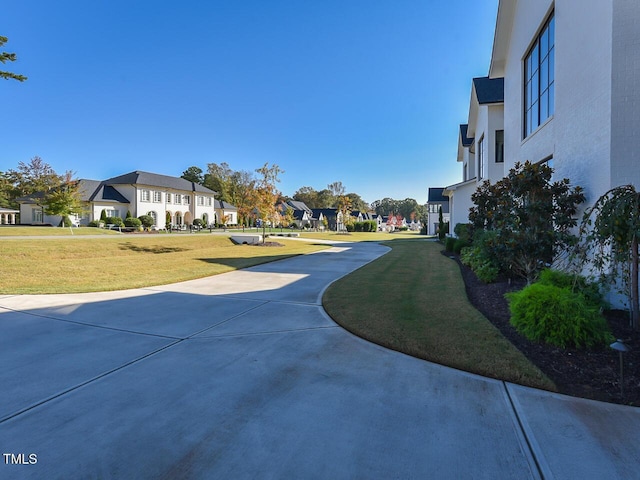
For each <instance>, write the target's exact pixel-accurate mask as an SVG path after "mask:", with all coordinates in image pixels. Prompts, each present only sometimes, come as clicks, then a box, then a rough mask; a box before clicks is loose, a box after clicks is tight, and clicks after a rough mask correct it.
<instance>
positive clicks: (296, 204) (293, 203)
mask: <svg viewBox="0 0 640 480" xmlns="http://www.w3.org/2000/svg"><path fill="white" fill-rule="evenodd" d="M287 205H289V206H290V207H291V208H293V209H294V210H303V211H305V212H307V213H311V209H310V208H309V207H307V204H306V203H304V202H300V201H298V200H287Z"/></svg>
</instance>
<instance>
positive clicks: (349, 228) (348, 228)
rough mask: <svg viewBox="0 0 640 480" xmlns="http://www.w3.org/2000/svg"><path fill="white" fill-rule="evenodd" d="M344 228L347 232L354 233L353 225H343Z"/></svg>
mask: <svg viewBox="0 0 640 480" xmlns="http://www.w3.org/2000/svg"><path fill="white" fill-rule="evenodd" d="M345 227H346V229H347V232H353V231H355V227H354V226H353V223H347V224H346V225H345Z"/></svg>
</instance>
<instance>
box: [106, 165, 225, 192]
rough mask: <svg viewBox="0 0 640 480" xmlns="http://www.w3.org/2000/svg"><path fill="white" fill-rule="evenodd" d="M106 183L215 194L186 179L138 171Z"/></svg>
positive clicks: (111, 179)
mask: <svg viewBox="0 0 640 480" xmlns="http://www.w3.org/2000/svg"><path fill="white" fill-rule="evenodd" d="M104 183H106V184H109V185H122V184H127V185H149V186H153V187H164V188H173V189H175V190H187V191H189V192H202V193H215V192H214V191H213V190H209V189H208V188H206V187H203V186H202V185H200V184H198V183H195V182H190V181H189V180H185V179H184V178H179V177H170V176H168V175H160V174H157V173H149V172H141V171H138V170H136V171H135V172H129V173H125V174H124V175H120V176H117V177H113V178H110V179H108V180H105V181H104Z"/></svg>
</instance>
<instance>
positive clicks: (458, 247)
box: [453, 238, 469, 255]
mask: <svg viewBox="0 0 640 480" xmlns="http://www.w3.org/2000/svg"><path fill="white" fill-rule="evenodd" d="M468 246H469V244H468V243H467V242H466V241H464V240H462V239H461V238H457V239H456V241H455V242H454V243H453V253H455V254H456V255H458V254H460V252H461V251H462V249H463V248H464V247H468Z"/></svg>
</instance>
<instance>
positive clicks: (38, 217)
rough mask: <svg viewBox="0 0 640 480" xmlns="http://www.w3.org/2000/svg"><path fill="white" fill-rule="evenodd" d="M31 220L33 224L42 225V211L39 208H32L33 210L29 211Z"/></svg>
mask: <svg viewBox="0 0 640 480" xmlns="http://www.w3.org/2000/svg"><path fill="white" fill-rule="evenodd" d="M31 214H32V216H31V219H32V221H33V223H42V209H41V208H34V209H33V210H31Z"/></svg>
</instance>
